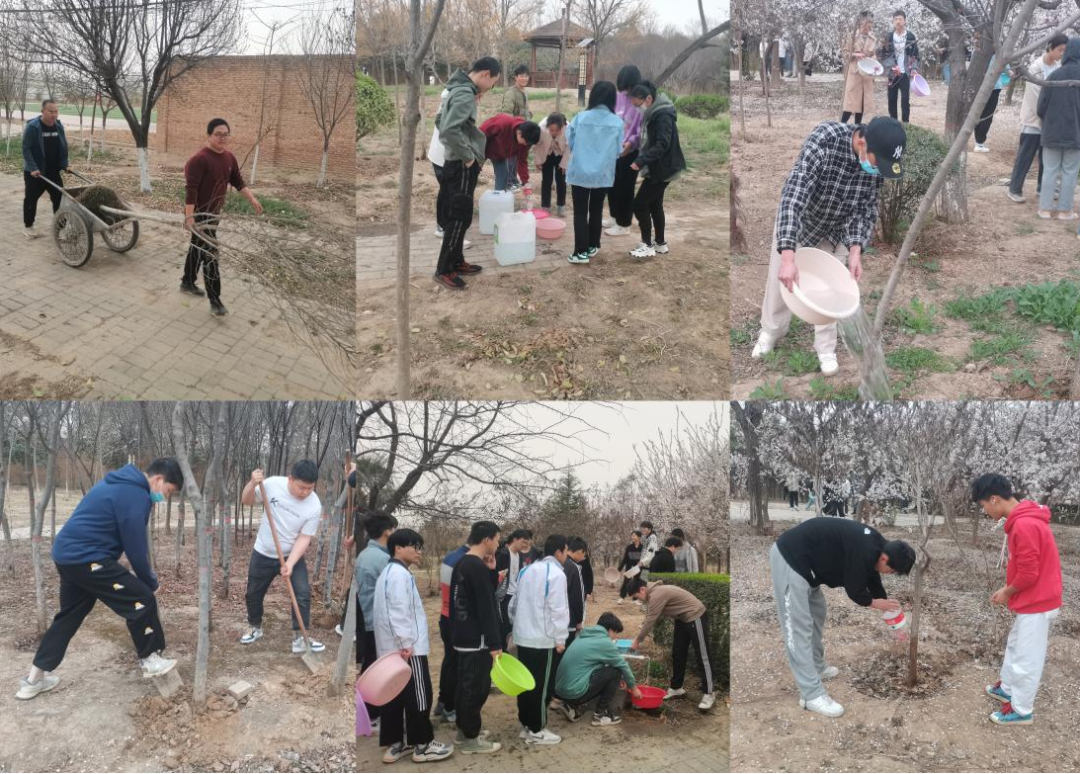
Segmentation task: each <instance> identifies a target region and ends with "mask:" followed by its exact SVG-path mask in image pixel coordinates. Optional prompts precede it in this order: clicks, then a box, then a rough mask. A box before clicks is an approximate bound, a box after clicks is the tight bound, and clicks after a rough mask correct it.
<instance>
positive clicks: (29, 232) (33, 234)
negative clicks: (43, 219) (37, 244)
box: [23, 226, 41, 239]
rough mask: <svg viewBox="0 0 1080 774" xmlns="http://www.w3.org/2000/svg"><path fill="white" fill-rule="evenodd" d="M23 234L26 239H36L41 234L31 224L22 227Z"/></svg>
mask: <svg viewBox="0 0 1080 774" xmlns="http://www.w3.org/2000/svg"><path fill="white" fill-rule="evenodd" d="M23 236H24V237H26V238H27V239H37V238H38V237H39V236H41V232H40V231H38V230H37V229H36V228H34V227H33V226H27V227H26V228H24V229H23Z"/></svg>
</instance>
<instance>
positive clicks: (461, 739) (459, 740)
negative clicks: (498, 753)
mask: <svg viewBox="0 0 1080 774" xmlns="http://www.w3.org/2000/svg"><path fill="white" fill-rule="evenodd" d="M489 736H491V732H490V731H488V730H487V729H486V728H482V729H480V735H479V736H478V737H476V738H477V739H487V738H488V737H489ZM524 738H525V737H522V739H524ZM465 741H466V740H465V733H464V732H463V731H462V730H461V729H460V728H459V729H458V730H457V737H456V738H455V740H454V742H455V744H465Z"/></svg>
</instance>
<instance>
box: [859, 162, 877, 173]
mask: <svg viewBox="0 0 1080 774" xmlns="http://www.w3.org/2000/svg"><path fill="white" fill-rule="evenodd" d="M859 165H860V166H862V169H863V172H865V173H866V174H868V175H880V174H881V170H879V169H878V168H877V167H875V166H874V165H873V164H871V163H870V162H869V161H865V160H863V159H859Z"/></svg>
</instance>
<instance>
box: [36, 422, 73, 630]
mask: <svg viewBox="0 0 1080 774" xmlns="http://www.w3.org/2000/svg"><path fill="white" fill-rule="evenodd" d="M46 405H47V406H49V409H51V412H52V416H50V417H49V440H48V444H49V446H48V449H47V450H46V451H47V457H46V462H45V465H46V471H45V488H44V489H43V490H42V493H41V495H42V496H41V499H39V500H38V501H37V503H36V508H35V509H34V514H33V530H34V531H33V533H32V535H31V536H30V550H31V554H32V557H33V562H34V596H35V600H36V606H37V633H38V637H41V636H42V635H44V634H45V630H46V629H48V628H49V617H48V614H47V611H46V609H45V574H44V572H43V570H42V565H41V531H42V527H43V525H44V523H45V508H46V506H48V504H49V501H50V500H51V499H52V496H53V492H54V490H55V488H56V458H57V456H58V455H57V452H58V450H59V447H60V423H61V421H62V420H63V418H64V414H66V413H67V408H66V407H65V405H64V404H63V403H53V404H51V405H50V404H46Z"/></svg>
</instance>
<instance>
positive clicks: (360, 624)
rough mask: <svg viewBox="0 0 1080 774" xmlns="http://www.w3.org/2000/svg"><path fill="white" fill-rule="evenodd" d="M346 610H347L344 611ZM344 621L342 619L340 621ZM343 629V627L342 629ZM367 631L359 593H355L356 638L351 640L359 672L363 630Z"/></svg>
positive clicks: (362, 654) (362, 658)
mask: <svg viewBox="0 0 1080 774" xmlns="http://www.w3.org/2000/svg"><path fill="white" fill-rule="evenodd" d="M346 612H347V611H346ZM342 623H344V621H343V622H342ZM343 631H344V629H343ZM365 631H367V630H366V629H365V628H364V611H363V610H361V609H360V594H359V593H357V595H356V632H355V634H356V639H355V640H353V645H354V647H355V648H356V666H357V671H358V672H359V671H360V670H359V667H360V666H362V665H363V663H364V632H365Z"/></svg>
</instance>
